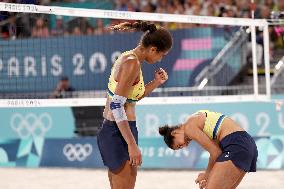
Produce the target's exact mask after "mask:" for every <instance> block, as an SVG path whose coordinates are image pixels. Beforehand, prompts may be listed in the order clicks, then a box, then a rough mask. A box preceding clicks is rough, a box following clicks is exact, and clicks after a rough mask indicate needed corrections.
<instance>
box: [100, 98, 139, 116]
mask: <svg viewBox="0 0 284 189" xmlns="http://www.w3.org/2000/svg"><path fill="white" fill-rule="evenodd" d="M110 102H111V99H110V98H109V97H107V101H106V106H105V109H104V113H103V117H104V118H105V119H107V120H110V121H114V117H113V115H112V112H111V109H110V108H109V104H110ZM135 105H136V103H128V102H126V103H125V104H124V109H125V112H126V116H127V119H128V121H135V120H136V116H135Z"/></svg>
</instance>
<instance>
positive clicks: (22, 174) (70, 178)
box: [0, 168, 284, 189]
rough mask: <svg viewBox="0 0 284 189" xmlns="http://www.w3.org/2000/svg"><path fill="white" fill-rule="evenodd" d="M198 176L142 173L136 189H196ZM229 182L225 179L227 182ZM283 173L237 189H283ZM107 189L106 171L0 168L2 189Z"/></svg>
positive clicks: (258, 176) (252, 176)
mask: <svg viewBox="0 0 284 189" xmlns="http://www.w3.org/2000/svg"><path fill="white" fill-rule="evenodd" d="M198 173H199V172H198V171H186V170H182V171H179V170H174V171H173V170H140V171H139V172H138V178H137V183H136V187H135V189H172V188H176V189H183V188H184V189H195V188H196V189H197V188H198V186H197V185H196V184H195V183H194V180H195V178H196V176H197V174H198ZM224 179H226V178H224ZM283 186H284V170H282V171H258V172H257V173H249V174H248V175H246V177H245V178H244V180H243V181H242V183H241V184H240V186H239V187H238V189H283ZM58 188H62V189H108V188H110V187H109V183H108V178H107V171H106V170H97V169H95V170H94V169H58V168H50V169H46V168H40V169H26V168H22V169H19V168H16V169H15V168H0V189H58Z"/></svg>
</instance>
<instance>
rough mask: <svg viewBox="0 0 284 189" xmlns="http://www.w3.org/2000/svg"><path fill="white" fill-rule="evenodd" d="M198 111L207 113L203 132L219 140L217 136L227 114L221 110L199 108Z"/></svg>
mask: <svg viewBox="0 0 284 189" xmlns="http://www.w3.org/2000/svg"><path fill="white" fill-rule="evenodd" d="M198 112H202V113H205V114H206V120H205V124H204V128H203V132H204V133H205V134H206V135H207V136H208V137H209V138H210V139H213V140H217V136H218V134H219V132H220V129H221V126H222V122H223V121H224V119H225V118H226V116H225V115H224V114H222V113H219V112H212V111H209V110H199V111H198Z"/></svg>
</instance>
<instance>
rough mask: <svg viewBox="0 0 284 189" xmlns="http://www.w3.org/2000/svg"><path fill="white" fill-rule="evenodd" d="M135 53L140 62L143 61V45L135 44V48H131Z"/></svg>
mask: <svg viewBox="0 0 284 189" xmlns="http://www.w3.org/2000/svg"><path fill="white" fill-rule="evenodd" d="M132 51H133V52H134V53H135V55H136V56H137V58H138V60H139V62H140V63H143V62H144V60H145V52H144V50H143V47H141V46H140V45H139V46H137V47H136V48H135V49H133V50H132Z"/></svg>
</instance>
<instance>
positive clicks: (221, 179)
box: [206, 160, 245, 189]
mask: <svg viewBox="0 0 284 189" xmlns="http://www.w3.org/2000/svg"><path fill="white" fill-rule="evenodd" d="M244 175H245V172H244V171H243V170H241V169H239V168H238V167H236V166H235V165H234V164H233V162H232V161H231V160H229V161H224V162H216V163H215V164H214V167H213V168H212V170H211V173H210V175H209V178H208V182H207V186H206V188H207V189H231V188H233V186H234V185H235V184H237V182H238V181H239V179H240V178H241V177H243V176H244ZM238 184H239V183H238Z"/></svg>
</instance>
